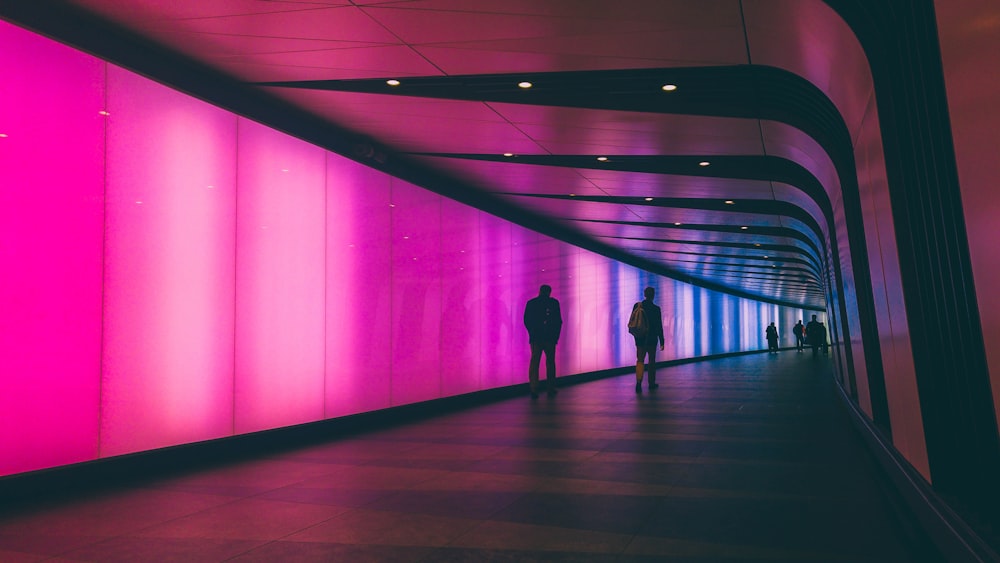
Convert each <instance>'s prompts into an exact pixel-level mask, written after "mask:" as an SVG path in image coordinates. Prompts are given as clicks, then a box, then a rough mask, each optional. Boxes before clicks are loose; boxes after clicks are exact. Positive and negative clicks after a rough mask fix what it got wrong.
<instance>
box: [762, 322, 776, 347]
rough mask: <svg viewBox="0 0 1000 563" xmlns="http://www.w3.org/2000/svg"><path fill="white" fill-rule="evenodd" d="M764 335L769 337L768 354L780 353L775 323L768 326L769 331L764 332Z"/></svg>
mask: <svg viewBox="0 0 1000 563" xmlns="http://www.w3.org/2000/svg"><path fill="white" fill-rule="evenodd" d="M764 335H765V336H766V337H767V353H768V354H770V353H772V352H773V353H775V354H777V353H778V327H776V326H774V323H773V322H772V323H771V324H769V325H767V329H766V330H764Z"/></svg>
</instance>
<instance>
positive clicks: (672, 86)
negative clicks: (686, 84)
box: [663, 84, 677, 92]
mask: <svg viewBox="0 0 1000 563" xmlns="http://www.w3.org/2000/svg"><path fill="white" fill-rule="evenodd" d="M676 89H677V85H676V84H664V85H663V91H664V92H673V91H674V90H676Z"/></svg>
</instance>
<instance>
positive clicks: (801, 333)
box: [792, 320, 806, 352]
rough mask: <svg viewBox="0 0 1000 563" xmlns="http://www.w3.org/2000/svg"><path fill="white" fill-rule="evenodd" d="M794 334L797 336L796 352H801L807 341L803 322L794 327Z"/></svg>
mask: <svg viewBox="0 0 1000 563" xmlns="http://www.w3.org/2000/svg"><path fill="white" fill-rule="evenodd" d="M792 334H794V335H795V350H796V351H797V352H801V351H802V348H803V343H804V342H805V339H806V327H805V325H803V324H802V321H801V320H799V322H797V323H795V326H793V327H792Z"/></svg>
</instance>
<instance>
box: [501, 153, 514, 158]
mask: <svg viewBox="0 0 1000 563" xmlns="http://www.w3.org/2000/svg"><path fill="white" fill-rule="evenodd" d="M503 155H504V156H506V157H507V158H510V157H512V156H514V153H512V152H505V153H503Z"/></svg>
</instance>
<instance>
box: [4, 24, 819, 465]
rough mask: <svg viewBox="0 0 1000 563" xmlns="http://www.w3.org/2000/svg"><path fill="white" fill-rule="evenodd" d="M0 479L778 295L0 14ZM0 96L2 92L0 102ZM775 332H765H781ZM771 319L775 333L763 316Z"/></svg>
mask: <svg viewBox="0 0 1000 563" xmlns="http://www.w3.org/2000/svg"><path fill="white" fill-rule="evenodd" d="M0 63H2V65H3V68H4V69H5V80H6V84H5V88H4V89H2V90H0V110H3V113H2V114H0V134H2V135H3V136H0V213H2V214H3V216H2V218H0V219H2V220H0V263H2V264H3V265H4V275H3V276H0V290H2V291H0V309H2V310H3V311H4V314H3V317H2V319H3V320H2V323H3V324H2V325H0V368H2V371H0V388H2V389H3V390H4V392H3V393H2V394H0V475H9V474H15V473H22V472H27V471H32V470H37V469H43V468H47V467H53V466H59V465H65V464H72V463H76V462H82V461H87V460H93V459H97V458H101V457H109V456H116V455H122V454H127V453H132V452H139V451H144V450H150V449H155V448H162V447H167V446H173V445H178V444H185V443H191V442H197V441H203V440H210V439H215V438H220V437H225V436H232V435H234V434H241V433H247V432H254V431H259V430H266V429H273V428H278V427H282V426H288V425H294V424H300V423H306V422H311V421H317V420H322V419H325V418H332V417H339V416H344V415H349V414H354V413H358V412H365V411H371V410H375V409H382V408H386V407H391V406H396V405H402V404H408V403H414V402H419V401H426V400H429V399H436V398H440V397H446V396H452V395H458V394H463V393H469V392H475V391H480V390H483V389H489V388H493V387H499V386H507V385H511V384H515V383H522V382H524V381H525V380H526V372H527V362H528V355H529V350H528V344H527V334H526V331H525V330H524V327H523V324H522V315H523V311H524V304H525V302H526V301H527V300H528V299H530V298H531V297H534V296H535V295H537V293H538V288H539V286H540V285H541V284H549V285H551V286H552V287H553V295H554V296H555V297H556V298H557V299H559V300H560V302H561V304H562V310H563V315H564V330H563V335H562V338H561V340H560V342H559V347H558V352H557V368H558V373H559V375H561V376H562V375H568V374H572V373H579V372H587V371H595V370H602V369H608V368H612V367H619V366H627V365H630V364H632V363H634V347H633V346H632V343H631V339H630V337H629V335H628V333H627V331H626V329H625V322H626V316H627V313H628V311H629V309H630V306H631V304H632V303H633V302H634V301H636V300H638V299H641V296H642V288H643V287H645V286H646V285H652V286H654V287H655V288H656V289H657V302H658V303H660V304H661V306H662V308H663V311H664V324H665V328H666V331H667V349H666V350H665V351H664V352H663V353H662V354H661V355H660V356H659V357H660V359H665V360H666V359H676V358H683V357H690V356H700V355H706V354H715V353H721V352H730V351H737V350H749V349H760V348H763V347H764V340H763V324H762V323H763V322H764V321H765V320H778V321H779V322H782V323H786V324H787V322H788V319H791V318H799V317H800V316H801V312H799V311H793V310H782V309H780V308H777V307H774V306H770V305H762V304H760V303H756V302H753V301H748V300H744V299H737V298H734V297H731V296H726V295H722V294H719V293H716V292H711V291H706V290H702V289H699V288H694V287H691V286H689V285H686V284H683V283H680V282H676V281H674V280H670V279H666V278H658V277H655V276H652V275H650V274H648V273H645V272H641V271H639V270H637V269H635V268H632V267H629V266H625V265H623V264H620V263H616V262H614V261H612V260H610V259H608V258H605V257H603V256H599V255H596V254H593V253H590V252H587V251H584V250H581V249H579V248H576V247H573V246H571V245H569V244H566V243H564V242H561V241H557V240H553V239H551V238H548V237H545V236H543V235H540V234H538V233H535V232H532V231H529V230H526V229H524V228H522V227H519V226H516V225H513V224H511V223H509V222H507V221H503V220H501V219H498V218H496V217H492V216H490V215H488V214H486V213H483V212H481V211H479V210H476V209H473V208H470V207H466V206H463V205H461V204H459V203H456V202H454V201H450V200H448V199H445V198H443V197H441V196H439V195H437V194H434V193H431V192H429V191H427V190H424V189H422V188H420V187H418V186H414V185H411V184H408V183H406V182H403V181H401V180H398V179H394V178H390V177H388V176H386V175H385V174H382V173H380V172H377V171H375V170H372V169H369V168H366V167H364V166H362V165H360V164H357V163H355V162H353V161H350V160H347V159H345V158H343V157H340V156H337V155H335V154H332V153H329V152H327V151H324V150H323V149H321V148H318V147H316V146H313V145H309V144H307V143H305V142H303V141H301V140H298V139H295V138H292V137H289V136H287V135H284V134H282V133H280V132H277V131H275V130H272V129H269V128H267V127H265V126H263V125H260V124H258V123H254V122H252V121H249V120H247V119H244V118H240V117H237V116H235V115H232V114H230V113H228V112H225V111H222V110H220V109H218V108H214V107H212V106H210V105H208V104H205V103H202V102H200V101H197V100H195V99H192V98H190V97H187V96H185V95H182V94H180V93H178V92H175V91H173V90H171V89H169V88H167V87H165V86H162V85H159V84H156V83H154V82H151V81H149V80H147V79H145V78H142V77H139V76H137V75H135V74H133V73H130V72H128V71H125V70H123V69H120V68H117V67H114V66H111V65H107V64H105V63H102V62H101V61H98V60H96V59H94V58H92V57H89V56H86V55H83V54H80V53H78V52H75V51H73V50H71V49H68V48H66V47H63V46H60V45H58V44H55V43H53V42H51V41H49V40H47V39H43V38H41V37H38V36H34V35H32V34H29V33H27V32H24V31H22V30H19V29H17V28H14V27H12V26H10V25H7V24H2V23H0ZM9 108H16V109H17V111H9ZM787 328H788V329H790V327H787ZM782 330H783V331H785V330H786V329H785V328H782Z"/></svg>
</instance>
